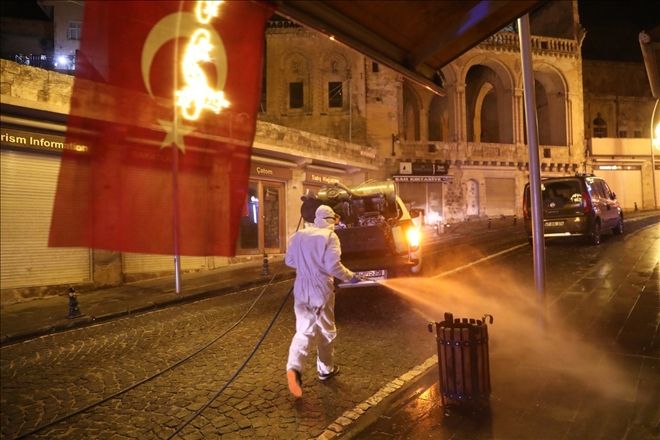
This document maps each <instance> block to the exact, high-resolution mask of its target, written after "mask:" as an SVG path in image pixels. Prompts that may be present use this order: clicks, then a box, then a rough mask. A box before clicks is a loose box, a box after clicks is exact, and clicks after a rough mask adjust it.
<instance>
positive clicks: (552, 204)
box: [523, 174, 623, 245]
mask: <svg viewBox="0 0 660 440" xmlns="http://www.w3.org/2000/svg"><path fill="white" fill-rule="evenodd" d="M541 194H542V198H543V234H544V236H545V237H565V236H583V237H586V238H587V240H588V241H589V242H590V243H591V244H593V245H598V244H600V238H601V234H602V233H603V232H604V231H608V230H611V231H612V233H613V234H615V235H620V234H623V211H622V210H621V206H620V205H619V202H618V201H617V200H616V195H615V194H614V193H613V192H612V190H610V187H609V186H608V185H607V183H606V182H605V181H604V180H603V179H602V178H600V177H596V176H594V175H593V174H577V175H575V176H573V177H553V178H546V179H542V180H541ZM523 216H524V221H525V229H526V231H527V235H528V236H529V242H530V244H531V243H532V219H531V202H530V193H529V183H528V184H527V185H525V192H524V195H523Z"/></svg>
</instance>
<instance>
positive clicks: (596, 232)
mask: <svg viewBox="0 0 660 440" xmlns="http://www.w3.org/2000/svg"><path fill="white" fill-rule="evenodd" d="M589 241H590V242H591V244H593V245H594V246H598V245H599V244H600V221H598V220H597V221H596V223H594V228H593V230H592V231H591V236H590V237H589Z"/></svg>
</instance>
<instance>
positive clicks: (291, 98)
mask: <svg viewBox="0 0 660 440" xmlns="http://www.w3.org/2000/svg"><path fill="white" fill-rule="evenodd" d="M282 64H283V71H284V72H283V73H284V75H282V79H283V82H284V84H283V85H284V93H285V97H286V99H284V101H283V104H284V108H283V109H282V110H283V111H282V112H283V113H285V114H286V113H296V112H303V111H304V112H310V111H311V110H312V93H311V91H310V82H311V81H310V64H309V60H307V58H306V57H304V56H302V55H301V54H299V53H289V54H287V55H285V56H284V60H283V63H282Z"/></svg>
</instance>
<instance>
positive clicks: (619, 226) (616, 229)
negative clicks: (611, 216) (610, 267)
mask: <svg viewBox="0 0 660 440" xmlns="http://www.w3.org/2000/svg"><path fill="white" fill-rule="evenodd" d="M612 232H613V233H614V235H622V234H623V216H621V215H620V216H619V220H618V222H617V224H616V226H615V227H614V229H612Z"/></svg>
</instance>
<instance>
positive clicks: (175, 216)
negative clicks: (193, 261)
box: [171, 1, 183, 295]
mask: <svg viewBox="0 0 660 440" xmlns="http://www.w3.org/2000/svg"><path fill="white" fill-rule="evenodd" d="M182 10H183V2H182V1H180V2H179V13H178V14H177V23H176V34H177V36H178V35H181V32H180V30H181V16H182V14H181V11H182ZM178 60H179V38H177V39H176V43H175V44H174V61H175V62H174V63H173V66H172V67H173V69H174V76H173V78H174V81H173V84H174V89H175V90H176V88H177V87H178V85H179V65H178ZM172 99H174V96H173V97H172ZM173 112H174V115H173V117H172V124H173V127H172V131H173V133H174V139H175V141H174V142H173V143H172V145H171V148H172V239H173V240H174V246H173V247H174V249H173V252H174V291H175V292H176V294H177V295H178V294H180V293H181V261H180V256H179V179H178V175H179V151H178V149H179V146H178V145H177V143H176V139H178V137H177V129H178V126H179V112H178V110H177V107H176V102H175V103H174V105H173Z"/></svg>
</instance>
